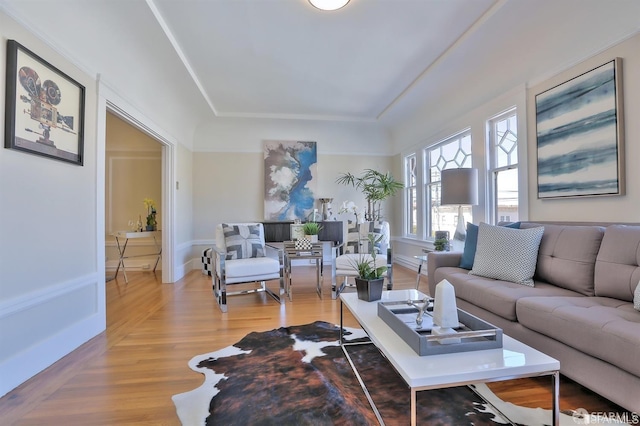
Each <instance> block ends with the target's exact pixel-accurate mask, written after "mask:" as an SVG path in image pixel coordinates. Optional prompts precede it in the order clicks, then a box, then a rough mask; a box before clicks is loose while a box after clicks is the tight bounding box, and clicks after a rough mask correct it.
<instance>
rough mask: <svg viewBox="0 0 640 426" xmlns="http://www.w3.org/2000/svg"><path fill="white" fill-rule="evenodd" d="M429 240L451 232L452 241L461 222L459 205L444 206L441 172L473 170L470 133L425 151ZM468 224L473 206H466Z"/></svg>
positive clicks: (464, 210) (452, 138)
mask: <svg viewBox="0 0 640 426" xmlns="http://www.w3.org/2000/svg"><path fill="white" fill-rule="evenodd" d="M424 155H425V164H426V167H425V177H424V182H425V188H424V197H425V200H426V205H427V206H428V207H427V210H428V212H427V214H426V215H425V218H424V220H425V229H426V230H427V232H426V233H427V237H428V238H434V236H435V231H449V235H450V237H451V238H452V237H453V234H454V232H455V229H456V224H457V223H458V206H441V205H440V199H441V198H440V173H441V172H442V171H443V170H446V169H453V168H461V167H471V131H470V130H466V131H465V132H463V133H460V134H458V135H456V136H452V137H450V138H448V139H446V140H444V141H442V142H440V143H438V144H436V145H433V146H431V147H429V148H426V149H425V150H424ZM463 215H464V218H465V221H466V222H471V219H472V217H471V206H463Z"/></svg>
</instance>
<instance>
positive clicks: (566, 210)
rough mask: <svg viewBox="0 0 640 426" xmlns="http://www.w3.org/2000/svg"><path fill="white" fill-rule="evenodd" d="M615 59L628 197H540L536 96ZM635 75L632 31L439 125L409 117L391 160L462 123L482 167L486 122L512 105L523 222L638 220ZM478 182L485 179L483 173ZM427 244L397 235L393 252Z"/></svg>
mask: <svg viewBox="0 0 640 426" xmlns="http://www.w3.org/2000/svg"><path fill="white" fill-rule="evenodd" d="M615 57H621V58H623V79H624V81H623V91H624V116H625V158H626V176H625V180H626V195H622V196H609V197H583V198H573V199H545V200H539V199H538V198H537V178H536V176H537V175H536V173H537V164H536V163H537V156H536V142H535V141H536V137H535V131H536V127H535V95H536V94H538V93H540V92H542V91H544V90H546V89H548V88H550V87H553V86H554V85H557V84H559V83H562V82H564V81H566V80H567V79H569V78H571V77H574V76H575V75H576V70H579V69H582V70H588V69H590V68H593V67H595V66H598V65H601V64H603V63H605V62H607V61H610V60H612V59H613V58H615ZM638 73H640V35H635V36H633V37H632V38H630V39H627V40H625V41H623V42H621V43H619V44H617V45H615V46H613V47H612V48H609V49H607V50H605V51H604V52H602V53H599V54H597V55H595V56H592V57H590V58H588V59H586V60H585V61H584V62H583V63H581V64H578V65H576V66H575V67H571V68H569V69H567V70H565V71H563V72H562V73H559V74H558V75H556V76H554V77H550V78H549V77H544V78H542V77H541V78H539V79H538V80H537V81H533V82H522V85H521V86H519V87H516V88H509V87H505V88H504V94H503V95H501V96H499V97H496V98H495V99H493V100H492V101H490V102H487V103H485V104H484V105H481V106H480V107H477V108H474V109H472V110H471V111H467V110H466V109H465V105H464V102H461V103H460V110H459V111H458V112H457V113H456V112H455V111H452V110H451V111H448V112H447V113H446V115H447V116H450V117H455V118H451V119H449V120H447V121H443V122H441V123H438V124H435V123H433V122H432V121H430V120H422V119H419V118H414V119H413V120H411V121H408V122H407V123H406V126H405V127H402V128H399V129H396V131H394V132H393V138H394V144H395V145H396V146H397V147H398V148H399V149H401V150H402V155H400V156H399V157H397V158H396V160H395V161H396V162H397V165H396V170H402V161H403V155H404V154H406V153H408V152H411V151H412V150H414V149H416V148H420V147H421V146H424V145H428V144H429V143H434V142H437V141H439V140H440V139H442V138H444V137H446V136H447V135H450V134H453V133H455V132H458V131H460V130H462V129H464V128H465V127H471V129H472V138H473V142H474V146H473V154H474V158H473V161H474V165H480V167H482V165H483V164H485V163H486V160H485V156H484V144H485V139H486V138H485V133H486V131H485V122H486V120H487V119H488V118H490V117H491V116H492V115H494V114H497V113H499V112H501V111H503V110H504V109H506V108H508V107H510V106H514V105H517V107H518V138H519V143H520V144H522V145H520V146H523V147H524V149H520V150H519V153H518V154H519V163H520V170H519V173H520V174H519V176H520V180H521V182H527V183H526V185H525V186H521V191H522V194H521V195H523V194H526V196H525V198H524V199H523V198H521V199H520V205H521V216H520V217H521V219H522V220H533V221H535V220H564V221H610V222H640V214H639V213H638V210H637V206H638V205H640V187H639V186H638V184H637V182H640V169H638V168H636V167H635V166H634V160H635V159H636V158H640V146H639V143H638V141H639V140H640V122H638V120H635V119H634V117H636V116H638V115H639V114H640V100H639V99H640V96H639V95H640V82H639V81H638V79H637V78H635V76H636V75H638ZM529 86H531V87H529ZM451 96H452V97H456V96H457V94H455V93H452V94H451ZM458 98H460V97H459V96H458ZM523 166H524V167H523ZM398 174H400V172H398ZM480 181H481V182H482V181H483V177H482V175H481V176H480ZM483 197H484V195H481V196H480V200H479V201H480V205H479V206H478V207H476V208H474V211H473V216H474V222H476V223H477V222H479V221H482V220H485V217H486V213H487V212H486V210H485V209H484V208H483V206H485V205H486V203H484V200H483ZM395 217H396V219H397V221H396V223H395V225H396V228H395V229H398V230H399V231H400V230H401V229H402V210H399V211H398V212H397V213H396V215H395ZM396 235H397V234H396ZM425 246H427V245H426V244H425V243H423V242H421V241H415V240H410V239H400V240H399V241H398V242H397V247H398V250H397V254H398V255H399V259H400V260H401V261H402V262H406V264H407V265H414V264H415V261H414V260H413V259H412V256H413V255H415V254H419V253H420V251H421V249H422V248H423V247H425Z"/></svg>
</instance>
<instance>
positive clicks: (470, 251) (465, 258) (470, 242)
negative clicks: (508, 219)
mask: <svg viewBox="0 0 640 426" xmlns="http://www.w3.org/2000/svg"><path fill="white" fill-rule="evenodd" d="M504 226H505V227H507V228H513V229H520V222H514V223H510V224H508V225H504ZM477 245H478V225H474V224H473V223H467V238H466V239H465V240H464V251H463V252H462V257H461V258H460V265H459V266H460V267H461V268H464V269H471V268H473V259H474V258H475V257H476V247H477Z"/></svg>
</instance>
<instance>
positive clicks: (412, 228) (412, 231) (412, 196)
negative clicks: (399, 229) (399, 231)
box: [404, 154, 418, 236]
mask: <svg viewBox="0 0 640 426" xmlns="http://www.w3.org/2000/svg"><path fill="white" fill-rule="evenodd" d="M416 160H417V158H416V154H411V155H408V156H407V157H405V159H404V170H405V176H404V187H405V203H406V204H405V209H404V211H405V214H406V217H405V226H406V228H405V234H407V235H411V236H416V235H417V234H418V201H417V189H418V186H417V185H418V181H417V179H416V168H417V161H416Z"/></svg>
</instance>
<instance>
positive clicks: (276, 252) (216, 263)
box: [211, 223, 284, 312]
mask: <svg viewBox="0 0 640 426" xmlns="http://www.w3.org/2000/svg"><path fill="white" fill-rule="evenodd" d="M213 256H214V259H213V261H212V264H213V273H212V274H211V275H212V280H213V293H214V295H215V297H216V299H217V301H218V305H219V306H220V309H221V310H222V312H227V296H232V295H238V294H248V293H255V292H265V293H267V294H268V295H269V296H271V297H272V298H273V299H275V300H276V301H277V302H279V303H282V302H283V301H284V276H283V265H284V253H283V251H282V249H278V248H276V247H273V246H270V245H268V244H265V241H264V227H263V226H262V224H261V223H221V224H218V225H217V226H216V245H215V246H214V247H213ZM272 280H278V281H279V286H278V290H277V291H273V290H271V289H269V288H268V287H267V284H266V282H267V281H272ZM242 283H256V287H254V288H250V289H248V290H242V291H236V292H229V291H227V286H229V285H233V284H242Z"/></svg>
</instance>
